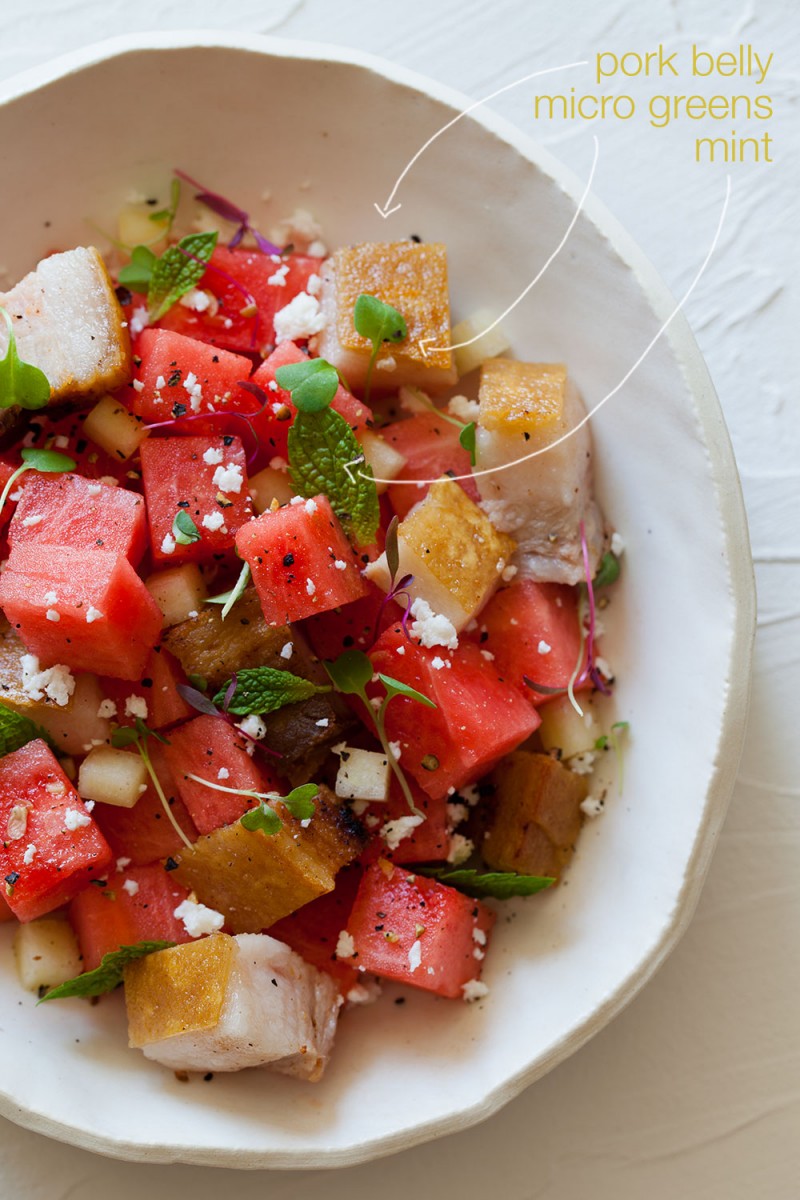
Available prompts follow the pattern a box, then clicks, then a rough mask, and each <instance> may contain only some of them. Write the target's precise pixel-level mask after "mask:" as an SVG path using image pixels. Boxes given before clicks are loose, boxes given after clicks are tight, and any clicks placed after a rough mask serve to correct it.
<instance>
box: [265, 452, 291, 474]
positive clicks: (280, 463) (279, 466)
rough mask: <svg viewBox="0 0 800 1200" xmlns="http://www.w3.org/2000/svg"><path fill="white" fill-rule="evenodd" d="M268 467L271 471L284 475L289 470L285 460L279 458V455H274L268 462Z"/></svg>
mask: <svg viewBox="0 0 800 1200" xmlns="http://www.w3.org/2000/svg"><path fill="white" fill-rule="evenodd" d="M269 465H270V467H271V468H272V470H273V471H283V472H284V473H286V471H288V470H289V464H288V462H287V461H286V459H285V458H281V456H280V455H279V454H276V455H275V457H274V458H271V459H270V460H269Z"/></svg>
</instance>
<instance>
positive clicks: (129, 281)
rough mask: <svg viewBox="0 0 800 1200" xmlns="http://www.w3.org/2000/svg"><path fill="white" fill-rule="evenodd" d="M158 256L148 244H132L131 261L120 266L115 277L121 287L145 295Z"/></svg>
mask: <svg viewBox="0 0 800 1200" xmlns="http://www.w3.org/2000/svg"><path fill="white" fill-rule="evenodd" d="M157 262H158V256H157V255H155V254H153V251H152V250H151V249H150V248H149V247H148V246H134V248H133V250H132V251H131V261H130V262H129V263H127V264H126V265H125V266H124V267H122V268H121V270H120V272H119V274H118V276H117V279H118V281H119V282H120V283H121V284H122V285H123V287H126V288H130V290H131V291H132V292H138V293H139V294H140V295H142V296H146V295H147V293H148V290H149V288H150V280H151V278H152V276H153V268H154V267H155V265H156V263H157Z"/></svg>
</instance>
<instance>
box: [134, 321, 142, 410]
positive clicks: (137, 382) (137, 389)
mask: <svg viewBox="0 0 800 1200" xmlns="http://www.w3.org/2000/svg"><path fill="white" fill-rule="evenodd" d="M131 328H133V321H131ZM132 386H133V390H134V391H135V392H143V391H144V384H143V383H142V381H141V379H134V380H132Z"/></svg>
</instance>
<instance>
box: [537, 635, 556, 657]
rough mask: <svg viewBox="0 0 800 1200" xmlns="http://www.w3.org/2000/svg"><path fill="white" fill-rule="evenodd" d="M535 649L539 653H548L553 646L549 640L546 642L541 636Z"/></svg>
mask: <svg viewBox="0 0 800 1200" xmlns="http://www.w3.org/2000/svg"><path fill="white" fill-rule="evenodd" d="M536 649H537V651H538V653H539V654H549V653H550V651H551V650H552V649H553V647H552V646H551V645H550V644H549V642H546V641H545V640H544V638H542V639H541V641H540V642H539V645H538V646H537V647H536Z"/></svg>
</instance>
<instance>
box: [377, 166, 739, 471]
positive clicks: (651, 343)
mask: <svg viewBox="0 0 800 1200" xmlns="http://www.w3.org/2000/svg"><path fill="white" fill-rule="evenodd" d="M730 198H731V177H730V175H726V177H725V199H724V201H723V202H722V212H721V213H720V215H719V221H718V223H717V229H716V232H715V234H714V237H713V240H712V242H711V245H710V246H709V249H708V253H707V254H706V256H705V258H704V259H703V262H702V263H701V265H700V269H699V270H698V272H697V274H696V275H695V277H694V279H693V280H692V282H691V283H690V284H689V287H688V288H687V289H686V291H685V292H684V294H683V295H682V296H681V298H680V300H679V301H678V303H677V304H676V305H675V307H674V308H673V310H672V312H671V313H670V314H669V316H668V317H667V319H666V321H665V322H664V324H663V325H662V326H661V328H660V329H659V331H658V333H656V334H655V336H654V337H653V338H652V339H651V340H650V341H649V342H648V344H647V345H646V346H645V348H644V350H643V351H642V353H641V354H640V355H639V357H638V358H637V359H636V362H635V363H634V364H633V366H632V367H631V368H630V369H629V370H628V371H626V373H625V374H624V375H623V376H622V379H620V381H619V383H618V384H617V385H616V386H615V387H613V388H612V389H611V391H610V392H606V394H605V396H603V398H602V400H598V402H597V404H595V406H594V408H591V409H589V411H588V412H587V413H586V415H585V416H584V417H583V418H582V419H581V420H580V421H579V422H578V424H577V425H575V426H574V427H573V428H572V429H568V430H567V432H566V433H563V434H562V435H561V437H560V438H556V440H555V441H554V442H550V443H549V445H547V446H542V447H540V449H538V450H532V451H531V452H530V454H523V456H522V457H521V458H515V459H513V460H512V461H511V462H507V463H503V464H502V465H501V466H499V467H487V468H485V469H484V470H482V471H469V472H468V473H466V474H464V475H448V479H450V480H452V481H453V482H455V481H456V480H459V479H476V478H478V477H479V476H481V475H496V474H498V473H499V472H500V471H509V470H510V469H511V468H512V467H516V466H519V464H520V463H524V462H528V460H529V459H531V458H538V457H539V455H540V454H547V452H548V450H553V449H555V447H556V446H560V445H561V444H562V443H563V442H566V441H567V439H568V438H571V437H572V435H573V434H574V433H577V432H578V430H579V429H583V427H584V425H586V424H588V422H589V421H590V420H591V419H592V417H593V416H594V415H595V414H596V413H598V412H599V411H600V409H601V408H602V407H603V405H604V404H605V403H606V402H607V401H608V400H610V399H611V397H612V396H616V394H617V392H618V391H619V390H620V389H621V388H622V387H624V386H625V384H626V383H627V382H628V380H629V379H630V377H631V375H633V373H634V371H635V370H636V369H637V368H638V367H640V366H641V364H642V363H643V362H644V360H645V358H647V355H648V354H649V353H650V351H651V350H652V349H653V347H654V346H655V344H656V342H658V341H659V340H660V338H661V337H662V336H663V334H664V333H665V331H666V330H667V328H668V326H669V325H670V324H671V322H672V321H673V320H674V319H675V317H676V316H677V315H678V313H679V312H680V311H681V309H682V308H683V306H684V304H685V303H686V301H687V300H688V299H689V297H690V296H691V294H692V292H693V291H694V289H695V288H696V287H697V285H698V283H699V282H700V280H701V279H702V277H703V274H704V273H705V270H706V267H707V266H708V264H709V262H710V261H711V256H712V254H713V253H714V251H715V250H716V248H717V243H718V241H719V238H720V234H721V233H722V226H723V225H724V223H725V217H726V215H727V212H728V204H729V202H730ZM359 473H361V472H359ZM367 478H368V477H367ZM440 478H441V476H436V477H435V478H433V479H381V478H378V477H377V476H376V477H375V482H376V483H391V484H395V483H407V484H408V485H409V486H410V485H411V484H413V485H414V486H415V487H419V486H424V485H425V484H426V483H438V481H439V479H440Z"/></svg>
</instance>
